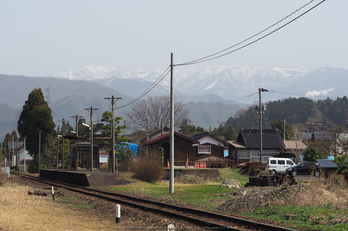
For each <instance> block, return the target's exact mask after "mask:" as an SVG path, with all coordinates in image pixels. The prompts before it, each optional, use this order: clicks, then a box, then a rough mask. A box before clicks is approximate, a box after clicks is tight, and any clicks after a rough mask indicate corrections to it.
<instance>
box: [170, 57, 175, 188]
mask: <svg viewBox="0 0 348 231" xmlns="http://www.w3.org/2000/svg"><path fill="white" fill-rule="evenodd" d="M173 71H174V65H173V53H171V58H170V145H169V146H170V152H169V158H170V159H169V164H170V166H169V168H170V173H169V174H170V179H169V193H174V88H173V86H174V81H173V78H174V72H173Z"/></svg>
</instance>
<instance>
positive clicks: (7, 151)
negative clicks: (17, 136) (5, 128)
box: [3, 133, 12, 159]
mask: <svg viewBox="0 0 348 231" xmlns="http://www.w3.org/2000/svg"><path fill="white" fill-rule="evenodd" d="M9 141H12V136H11V134H10V133H6V136H5V139H4V145H3V154H4V157H5V158H8V159H9V158H10V149H9V147H8V142H9Z"/></svg>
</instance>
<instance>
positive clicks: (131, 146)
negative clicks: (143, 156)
mask: <svg viewBox="0 0 348 231" xmlns="http://www.w3.org/2000/svg"><path fill="white" fill-rule="evenodd" d="M115 145H118V144H115ZM122 148H126V149H128V150H131V151H133V152H134V157H136V156H137V151H138V145H137V144H132V143H128V142H121V145H119V146H118V147H117V146H116V149H122Z"/></svg>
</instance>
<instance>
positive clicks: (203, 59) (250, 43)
mask: <svg viewBox="0 0 348 231" xmlns="http://www.w3.org/2000/svg"><path fill="white" fill-rule="evenodd" d="M313 1H315V0H311V1H309V2H308V3H306V4H305V5H303V6H302V7H300V8H299V9H297V10H295V11H294V12H292V13H291V14H289V15H287V16H286V17H284V18H282V19H281V20H279V21H278V22H276V23H274V24H272V25H271V26H269V27H267V28H266V29H264V30H262V31H260V32H258V33H256V34H254V35H252V36H250V37H249V38H247V39H245V40H243V41H241V42H239V43H236V44H235V45H233V46H230V47H228V48H226V49H223V50H221V51H219V52H216V53H214V54H211V55H208V56H205V57H203V58H200V59H196V60H192V61H189V62H185V63H179V64H175V65H174V66H185V65H194V64H198V63H203V62H207V61H211V60H214V59H217V58H221V57H223V56H226V55H228V54H231V53H233V52H236V51H238V50H241V49H243V48H245V47H247V46H250V45H252V44H254V43H256V42H258V41H260V40H262V39H264V38H266V37H268V36H269V35H271V34H273V33H275V32H276V31H278V30H280V29H282V28H284V27H285V26H287V25H289V24H290V23H292V22H294V21H296V20H297V19H299V18H300V17H302V16H303V15H305V14H307V13H308V12H310V11H312V10H313V9H315V8H316V7H318V6H319V5H320V4H322V3H323V2H325V1H326V0H322V1H321V2H319V3H318V4H316V5H315V6H313V7H311V8H310V9H308V10H306V11H305V12H304V13H302V14H300V15H299V16H297V17H295V18H294V19H292V20H290V21H289V22H287V23H285V24H283V25H282V26H280V27H278V28H276V29H274V30H273V31H271V32H269V33H267V34H266V35H264V36H262V37H260V38H258V39H256V40H253V41H252V42H249V43H247V44H246V45H243V46H241V47H239V48H236V49H234V50H232V51H229V52H226V53H223V52H225V51H228V50H230V49H232V48H234V47H237V46H239V45H240V44H242V43H245V42H246V41H248V40H250V39H252V38H255V37H256V36H258V35H260V34H262V33H264V32H265V31H267V30H269V29H270V28H272V27H274V26H276V25H277V24H279V23H281V22H282V21H284V20H286V19H287V18H289V17H291V16H292V15H294V14H295V13H297V12H298V11H300V10H302V9H303V8H305V7H306V6H308V5H309V4H311V3H312V2H313ZM221 53H223V54H221ZM219 54H220V55H219Z"/></svg>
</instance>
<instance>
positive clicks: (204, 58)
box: [116, 0, 326, 109]
mask: <svg viewBox="0 0 348 231" xmlns="http://www.w3.org/2000/svg"><path fill="white" fill-rule="evenodd" d="M314 1H315V0H311V1H309V2H308V3H306V4H305V5H303V6H301V7H300V8H298V9H297V10H295V11H294V12H292V13H291V14H289V15H287V16H286V17H284V18H282V19H281V20H279V21H277V22H276V23H274V24H272V25H271V26H269V27H267V28H265V29H263V30H262V31H260V32H258V33H256V34H254V35H252V36H250V37H249V38H247V39H245V40H243V41H241V42H239V43H236V44H234V45H232V46H230V47H228V48H226V49H223V50H221V51H219V52H216V53H213V54H211V55H208V56H205V57H203V58H200V59H196V60H192V61H190V62H186V63H180V64H175V65H174V66H184V65H193V64H198V63H202V62H207V61H210V60H214V59H217V58H221V57H223V56H226V55H228V54H231V53H233V52H236V51H238V50H241V49H243V48H245V47H247V46H250V45H252V44H254V43H256V42H258V41H260V40H262V39H264V38H266V37H268V36H269V35H271V34H273V33H275V32H276V31H278V30H280V29H282V28H283V27H285V26H287V25H289V24H290V23H292V22H294V21H296V20H297V19H299V18H300V17H302V16H303V15H305V14H307V13H308V12H310V11H311V10H313V9H314V8H316V7H317V6H319V5H320V4H322V3H323V2H325V1H326V0H322V1H321V2H319V3H318V4H317V5H315V6H313V7H312V8H310V9H309V10H307V11H305V12H304V13H302V14H300V15H299V16H297V17H295V18H294V19H292V20H290V21H289V22H287V23H285V24H283V25H282V26H280V27H278V28H276V29H274V30H273V31H271V32H269V33H268V34H266V35H264V36H262V37H260V38H258V39H256V40H254V41H251V42H249V43H247V44H246V45H244V46H241V47H239V48H236V49H234V50H231V51H229V52H226V51H228V50H230V49H232V48H234V47H237V46H239V45H240V44H242V43H245V42H247V41H248V40H251V39H252V38H255V37H256V36H258V35H260V34H262V33H264V32H265V31H267V30H269V29H271V28H272V27H274V26H276V25H278V24H279V23H281V22H283V21H284V20H286V19H287V18H289V17H291V16H292V15H294V14H296V13H297V12H299V11H300V10H302V9H303V8H305V7H306V6H308V5H309V4H311V3H312V2H314ZM224 52H226V53H224ZM221 53H222V54H221ZM219 54H220V55H219ZM169 68H170V65H169V66H168V67H167V68H166V70H165V71H164V72H163V73H162V74H161V75H160V76H159V77H158V79H157V80H156V81H155V82H154V83H153V84H152V85H151V86H150V87H149V88H147V89H146V90H145V91H144V92H143V93H141V94H140V95H139V96H138V97H136V98H135V99H133V100H132V101H130V102H129V103H127V104H125V105H122V106H120V107H117V108H116V109H120V108H123V107H126V106H129V105H131V104H133V103H135V102H137V101H138V100H140V99H141V98H142V97H144V96H145V95H147V94H148V93H149V92H150V91H151V90H152V89H153V88H155V87H156V86H157V85H158V84H159V83H160V82H161V81H162V80H163V79H164V78H165V77H166V76H167V75H168V74H169V73H170V69H169Z"/></svg>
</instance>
